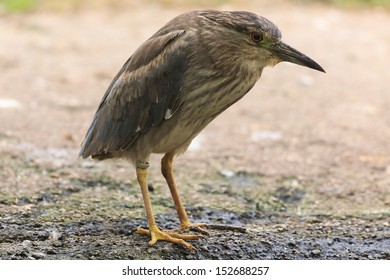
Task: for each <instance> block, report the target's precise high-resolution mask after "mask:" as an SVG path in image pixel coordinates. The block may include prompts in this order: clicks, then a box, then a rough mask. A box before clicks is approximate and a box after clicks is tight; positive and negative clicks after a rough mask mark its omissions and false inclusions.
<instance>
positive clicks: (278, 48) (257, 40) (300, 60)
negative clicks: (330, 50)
mask: <svg viewBox="0 0 390 280" xmlns="http://www.w3.org/2000/svg"><path fill="white" fill-rule="evenodd" d="M200 16H201V17H204V18H206V19H207V20H210V21H212V22H214V24H215V25H214V28H216V29H218V30H219V31H221V32H220V34H224V35H225V36H224V38H223V39H224V42H228V43H230V44H231V45H234V46H235V47H236V49H237V50H238V51H239V52H240V53H241V54H242V56H245V57H246V58H249V59H250V60H252V61H256V63H257V64H260V66H261V68H262V67H265V66H268V65H270V66H274V65H276V64H277V63H279V62H282V61H286V62H291V63H295V64H298V65H302V66H305V67H309V68H312V69H315V70H318V71H322V72H325V70H324V69H323V68H322V67H321V66H320V65H319V64H318V63H317V62H315V61H314V60H313V59H311V58H310V57H308V56H306V55H305V54H303V53H301V52H300V51H298V50H296V49H294V48H292V47H290V46H289V45H287V44H285V43H284V42H282V40H281V38H282V35H281V32H280V30H279V28H278V27H277V26H276V25H275V24H273V23H272V22H271V21H269V20H268V19H266V18H264V17H260V16H257V15H256V14H253V13H249V12H239V11H238V12H217V11H203V12H202V13H201V14H200ZM211 29H213V28H211Z"/></svg>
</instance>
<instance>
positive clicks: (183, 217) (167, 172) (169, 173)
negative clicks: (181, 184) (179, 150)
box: [161, 152, 208, 235]
mask: <svg viewBox="0 0 390 280" xmlns="http://www.w3.org/2000/svg"><path fill="white" fill-rule="evenodd" d="M174 155H175V154H174V153H173V152H171V153H167V154H165V156H164V157H163V158H162V160H161V173H162V174H163V176H164V177H165V180H166V181H167V184H168V187H169V190H170V191H171V195H172V198H173V201H174V203H175V208H176V212H177V215H178V216H179V220H180V227H181V229H189V228H196V229H197V230H198V231H199V232H201V233H203V234H207V235H208V233H207V231H206V230H204V228H205V227H206V224H202V223H200V224H193V223H191V222H190V220H189V219H188V216H187V212H186V210H185V208H184V206H183V203H182V202H181V199H180V196H179V193H178V191H177V187H176V183H175V180H174V178H173V157H174Z"/></svg>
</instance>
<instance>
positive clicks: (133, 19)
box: [0, 0, 390, 229]
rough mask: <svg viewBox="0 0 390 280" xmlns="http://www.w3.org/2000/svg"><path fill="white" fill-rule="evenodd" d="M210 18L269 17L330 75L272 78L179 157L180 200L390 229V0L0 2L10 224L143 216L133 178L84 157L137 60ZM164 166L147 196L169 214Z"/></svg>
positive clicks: (119, 165) (1, 178)
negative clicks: (169, 30)
mask: <svg viewBox="0 0 390 280" xmlns="http://www.w3.org/2000/svg"><path fill="white" fill-rule="evenodd" d="M206 8H212V9H220V10H247V11H251V12H254V13H257V14H259V15H262V16H264V17H266V18H268V19H270V20H271V21H272V22H274V23H275V24H276V25H277V26H278V27H279V28H280V29H281V31H282V34H283V41H285V42H286V43H288V44H289V45H291V46H293V47H294V48H297V49H298V50H300V51H301V52H303V53H305V54H307V55H308V56H310V57H311V58H313V59H314V60H316V61H317V62H318V63H319V64H320V65H321V66H323V68H324V69H325V70H326V71H327V73H326V74H323V73H319V72H315V71H311V70H309V69H306V68H303V67H299V66H296V65H291V64H287V63H280V64H278V65H277V66H275V67H274V68H269V69H265V70H264V72H263V76H262V78H261V79H260V81H259V82H258V83H257V84H256V86H255V87H254V88H253V89H252V90H251V92H249V93H248V94H247V96H245V98H243V99H242V100H240V102H238V103H237V104H235V105H234V106H232V107H231V108H229V109H228V110H227V111H226V112H225V113H223V114H222V115H221V116H220V117H218V118H217V119H216V120H215V121H214V122H212V123H211V124H210V126H208V127H207V128H206V129H205V130H204V131H203V132H202V133H201V134H200V135H199V136H198V137H197V138H196V139H195V140H194V142H193V144H192V145H191V147H190V149H189V151H188V152H187V153H186V154H184V155H182V156H180V157H178V158H177V160H176V165H175V170H176V177H177V180H178V184H179V185H180V190H181V193H182V194H183V196H184V201H185V204H186V205H188V206H191V207H206V208H210V209H223V210H229V211H258V212H260V213H265V214H267V213H274V212H278V213H280V212H283V213H288V214H290V215H297V216H304V215H330V216H332V215H335V216H351V215H352V216H357V217H361V216H365V217H366V216H370V217H376V215H382V216H384V217H387V218H388V217H389V215H390V153H389V152H390V110H389V108H390V88H389V79H390V67H389V66H388V64H389V61H390V29H389V26H390V0H371V1H370V0H318V1H304V0H291V1H288V0H276V1H265V0H259V1H255V0H252V1H250V0H247V1H246V0H244V1H242V0H240V1H235V0H231V1H228V0H225V1H224V0H211V1H209V0H208V1H206V0H199V1H184V0H149V1H141V0H129V1H125V0H112V1H108V0H97V1H92V0H84V1H83V0H58V1H56V0H0V210H1V211H0V219H1V220H2V222H6V221H7V222H12V221H22V222H26V223H27V222H31V221H33V222H34V223H41V224H45V223H51V224H53V223H54V224H55V223H56V222H58V223H65V222H69V221H82V220H91V219H92V220H98V221H110V220H116V219H121V218H124V219H129V220H131V219H133V218H134V217H136V218H143V217H144V209H143V205H142V200H141V198H140V194H139V190H138V186H137V184H135V172H134V169H133V167H132V166H131V165H130V164H129V163H127V162H124V161H104V162H94V161H91V160H81V159H79V158H77V153H78V149H79V146H80V143H81V141H82V140H83V138H84V135H85V132H86V130H87V128H88V125H89V122H90V121H91V119H92V117H93V114H94V112H95V110H96V108H97V106H98V104H99V101H100V99H101V98H102V96H103V94H104V91H105V90H106V88H107V87H108V85H109V83H110V81H111V80H112V78H113V77H114V76H115V74H116V73H117V71H118V70H119V69H120V67H121V66H122V64H123V63H124V62H125V61H126V60H127V58H128V57H129V56H130V55H131V54H132V53H133V52H134V50H135V49H136V48H137V47H138V46H139V45H140V44H141V43H142V42H143V41H145V40H146V39H147V38H149V37H150V36H151V35H152V34H153V33H154V32H156V31H157V30H158V29H159V28H160V27H162V26H163V25H164V24H165V23H166V22H167V21H169V20H170V19H172V18H173V17H175V16H176V15H178V14H181V13H183V12H186V11H188V10H193V9H206ZM159 161H160V156H159V155H157V156H155V157H153V159H152V162H151V168H150V172H151V176H150V180H151V186H152V188H153V189H154V190H156V191H155V192H154V193H153V198H152V200H153V201H154V203H155V205H154V207H155V210H156V213H157V214H162V213H171V212H174V208H173V205H172V201H171V199H170V195H169V191H168V188H167V187H166V186H165V183H164V180H163V178H162V176H161V175H160V174H159V169H160V167H159ZM76 206H77V207H76ZM387 227H388V224H387ZM0 229H1V228H0Z"/></svg>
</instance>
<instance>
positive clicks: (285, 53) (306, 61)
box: [269, 42, 325, 73]
mask: <svg viewBox="0 0 390 280" xmlns="http://www.w3.org/2000/svg"><path fill="white" fill-rule="evenodd" d="M269 49H270V50H271V51H272V52H273V53H274V54H275V56H276V57H277V58H278V59H280V61H287V62H291V63H295V64H298V65H302V66H305V67H309V68H311V69H315V70H318V71H321V72H324V73H325V70H324V69H323V68H322V67H321V66H320V65H319V64H318V63H317V62H315V61H314V60H313V59H311V58H310V57H308V56H306V55H304V54H303V53H301V52H300V51H298V50H296V49H294V48H292V47H290V46H289V45H287V44H285V43H283V42H279V43H276V44H273V45H271V46H270V47H269Z"/></svg>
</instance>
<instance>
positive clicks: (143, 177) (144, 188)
mask: <svg viewBox="0 0 390 280" xmlns="http://www.w3.org/2000/svg"><path fill="white" fill-rule="evenodd" d="M143 166H147V164H143ZM147 174H148V171H147V168H145V167H137V179H138V183H139V185H140V187H141V192H142V197H143V199H144V204H145V210H146V217H147V220H148V227H149V230H145V229H142V228H139V229H138V230H137V232H138V233H140V234H146V235H149V236H150V237H151V240H150V242H149V244H150V245H153V244H155V243H156V242H157V241H158V240H164V241H168V242H171V243H176V244H180V245H182V246H184V247H186V248H187V249H188V250H190V251H195V250H196V249H195V247H193V246H192V245H191V244H189V243H187V242H185V241H184V240H193V239H198V238H199V237H200V236H198V235H183V234H175V233H168V232H163V231H162V230H160V229H159V228H158V226H157V224H156V220H155V219H154V214H153V209H152V204H151V202H150V197H149V191H148V182H147Z"/></svg>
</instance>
